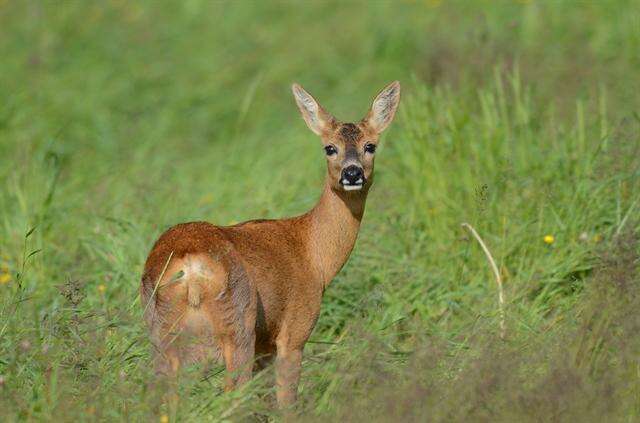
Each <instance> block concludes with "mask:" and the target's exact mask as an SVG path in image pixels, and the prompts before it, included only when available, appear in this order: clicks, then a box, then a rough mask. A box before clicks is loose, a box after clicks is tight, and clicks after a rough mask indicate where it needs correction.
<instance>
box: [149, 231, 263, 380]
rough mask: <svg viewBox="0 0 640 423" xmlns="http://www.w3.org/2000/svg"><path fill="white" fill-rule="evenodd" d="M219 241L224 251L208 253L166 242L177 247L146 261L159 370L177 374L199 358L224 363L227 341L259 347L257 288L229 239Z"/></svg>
mask: <svg viewBox="0 0 640 423" xmlns="http://www.w3.org/2000/svg"><path fill="white" fill-rule="evenodd" d="M171 232H172V231H171V230H169V231H168V233H167V234H166V235H168V236H171ZM158 241H159V243H160V240H158ZM219 241H221V242H216V243H215V244H217V245H220V246H222V247H223V248H220V250H225V251H221V252H213V251H210V252H209V253H198V252H189V250H192V249H191V248H184V247H185V246H182V245H180V243H179V242H178V243H177V245H176V244H175V243H171V242H168V243H165V244H164V245H167V246H171V247H173V248H174V250H173V251H167V250H166V249H165V248H160V249H159V250H154V252H155V254H152V255H151V256H150V257H149V259H148V260H147V264H146V266H145V273H144V276H143V278H142V292H141V298H142V301H143V306H144V307H145V312H144V318H145V321H146V323H147V325H148V326H149V328H150V332H151V341H152V344H153V346H154V349H155V354H156V372H157V373H160V374H171V373H175V371H176V370H177V368H178V367H179V366H181V365H186V364H193V363H196V362H209V361H216V362H219V363H222V358H223V354H224V346H225V345H233V349H234V350H236V351H237V350H245V351H247V352H248V350H253V348H254V339H255V338H254V329H255V316H256V292H255V289H254V288H252V286H251V284H250V282H249V278H248V276H247V273H246V272H245V269H244V267H243V265H242V263H241V262H240V260H239V258H238V257H236V254H234V252H233V249H232V248H231V246H229V245H228V244H227V243H228V241H227V242H224V240H219ZM210 245H211V243H210ZM181 247H183V248H181ZM200 251H202V250H200ZM205 251H206V250H205ZM160 263H162V264H161V265H160Z"/></svg>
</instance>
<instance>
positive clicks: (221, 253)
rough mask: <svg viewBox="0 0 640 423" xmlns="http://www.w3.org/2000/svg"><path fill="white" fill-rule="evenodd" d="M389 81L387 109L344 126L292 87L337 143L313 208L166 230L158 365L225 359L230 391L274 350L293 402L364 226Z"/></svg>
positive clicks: (159, 274)
mask: <svg viewBox="0 0 640 423" xmlns="http://www.w3.org/2000/svg"><path fill="white" fill-rule="evenodd" d="M390 89H392V90H394V92H395V93H396V95H395V96H393V97H392V98H391V102H390V103H388V104H386V103H385V104H383V106H385V105H386V106H388V108H384V107H383V112H384V116H383V115H382V114H381V113H378V114H376V115H375V116H372V115H371V112H370V113H369V115H368V117H367V118H366V119H364V120H363V121H362V122H360V123H358V124H341V123H339V122H337V121H336V120H335V119H334V118H333V117H332V116H331V115H329V114H328V113H326V112H325V111H324V110H323V109H322V108H321V107H320V106H319V105H318V104H317V102H315V100H314V99H313V97H311V96H310V95H309V94H308V93H306V91H304V90H302V88H301V87H299V86H296V85H294V94H295V96H296V101H297V102H298V105H299V107H300V109H301V112H302V114H303V117H304V118H305V121H307V124H308V125H309V127H310V128H311V129H312V130H313V131H314V132H316V133H318V134H319V135H320V136H321V138H322V141H323V143H324V144H325V145H328V144H332V145H334V146H336V147H337V149H338V154H335V155H334V156H332V157H327V178H326V182H325V187H324V190H323V193H322V195H321V197H320V200H319V201H318V203H317V204H316V206H315V207H314V208H313V209H311V210H310V211H309V212H307V213H305V214H303V215H301V216H297V217H292V218H287V219H279V220H255V221H249V222H245V223H242V224H239V225H235V226H228V227H222V226H215V225H212V224H210V223H206V222H191V223H183V224H179V225H176V226H174V227H172V228H170V229H169V230H168V231H166V232H165V233H164V234H162V236H161V237H160V238H159V239H158V241H157V242H156V243H155V245H154V246H153V248H152V250H151V253H150V254H149V257H148V258H147V261H146V263H145V267H144V273H143V276H142V285H141V298H142V304H143V305H144V306H145V320H146V321H147V324H148V325H149V328H150V331H151V339H152V342H153V344H154V346H155V348H156V369H157V371H158V372H159V373H162V374H169V375H173V374H175V373H176V372H177V370H178V369H179V367H180V366H181V365H183V364H185V363H191V362H200V361H205V360H209V359H214V360H224V362H225V365H226V367H227V378H226V383H225V389H232V388H233V387H234V386H235V385H237V384H239V383H243V382H245V381H247V380H248V379H249V378H250V377H251V372H252V367H253V362H254V360H255V359H256V357H257V358H259V359H260V362H261V363H264V362H268V361H269V360H270V359H271V358H273V357H274V356H276V358H277V359H276V383H277V386H278V390H277V397H278V403H279V404H280V405H281V406H287V405H290V404H292V403H293V402H294V401H295V398H296V392H297V385H298V380H299V377H300V364H301V360H302V350H303V347H304V344H305V343H306V341H307V339H308V338H309V335H310V334H311V331H312V330H313V328H314V326H315V323H316V321H317V319H318V314H319V312H320V303H321V300H322V294H323V292H324V290H325V288H326V287H327V285H328V284H329V283H330V282H331V280H332V279H333V277H334V276H335V275H336V274H337V273H338V272H339V271H340V269H341V268H342V266H343V265H344V263H345V262H346V260H347V259H348V257H349V254H350V253H351V250H352V249H353V246H354V244H355V241H356V237H357V234H358V229H359V228H360V222H361V220H362V216H363V213H364V206H365V200H366V196H367V192H368V190H369V187H370V185H371V181H372V174H373V154H370V153H365V152H364V145H365V144H366V143H377V141H378V135H379V133H380V132H381V130H382V129H384V128H385V127H386V125H388V123H389V122H390V119H391V118H392V117H393V113H395V108H396V107H397V102H398V101H399V84H398V83H397V82H396V83H393V84H391V85H390V86H389V87H387V88H386V89H385V90H383V91H382V93H381V94H380V95H379V96H378V97H377V98H376V101H379V99H380V98H381V96H382V97H384V98H389V95H388V92H389V90H390ZM383 94H385V96H383ZM384 98H383V99H384ZM375 104H376V103H375V102H374V105H375ZM314 105H315V106H314ZM389 116H390V117H389ZM376 118H379V119H378V120H375V119H376ZM380 119H387V120H386V121H385V122H382V121H381V120H380ZM372 122H373V123H372ZM373 127H375V128H376V129H373ZM347 161H349V163H357V164H358V165H359V166H361V167H362V168H363V170H364V174H365V177H366V183H365V184H364V186H363V187H362V189H361V190H360V191H349V192H347V191H345V190H344V189H342V187H341V185H340V177H341V176H340V172H341V170H342V168H343V167H344V166H345V163H346V162H347Z"/></svg>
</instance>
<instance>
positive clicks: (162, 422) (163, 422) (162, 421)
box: [160, 414, 169, 423]
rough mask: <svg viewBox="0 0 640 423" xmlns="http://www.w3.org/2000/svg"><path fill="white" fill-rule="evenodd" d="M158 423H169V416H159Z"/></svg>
mask: <svg viewBox="0 0 640 423" xmlns="http://www.w3.org/2000/svg"><path fill="white" fill-rule="evenodd" d="M160 423H169V416H167V415H166V414H163V415H162V416H160Z"/></svg>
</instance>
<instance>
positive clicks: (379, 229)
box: [0, 0, 640, 422]
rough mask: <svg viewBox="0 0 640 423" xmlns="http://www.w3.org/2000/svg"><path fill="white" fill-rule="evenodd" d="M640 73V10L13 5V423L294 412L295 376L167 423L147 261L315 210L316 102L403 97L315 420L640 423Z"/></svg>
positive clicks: (320, 344)
mask: <svg viewBox="0 0 640 423" xmlns="http://www.w3.org/2000/svg"><path fill="white" fill-rule="evenodd" d="M639 53H640V2H638V1H637V0H628V1H626V0H602V1H590V2H580V3H578V2H571V1H560V0H558V1H554V0H549V1H542V0H540V1H535V0H533V1H519V2H509V1H473V2H467V1H435V0H429V1H412V2H409V1H404V2H391V1H389V2H383V1H379V2H340V3H339V2H329V1H327V2H324V1H316V2H307V3H293V2H257V1H256V2H252V1H244V2H241V1H238V2H215V1H206V0H187V1H184V2H171V1H154V0H146V1H137V2H125V1H116V0H113V1H107V2H97V1H89V2H80V1H75V2H74V1H69V2H53V1H35V0H34V1H31V0H25V1H8V0H5V1H0V57H1V59H0V68H1V71H0V98H1V99H2V101H1V102H0V157H1V160H0V260H1V262H0V420H1V421H6V422H12V421H53V420H56V421H161V422H168V421H256V420H258V421H265V420H271V419H274V420H276V421H277V420H279V419H280V418H281V416H280V415H279V413H278V412H277V411H276V410H274V395H273V383H272V378H273V374H272V371H271V370H269V369H267V370H266V371H264V372H262V373H260V374H258V375H256V377H255V378H254V380H252V382H251V383H249V384H248V385H246V386H244V387H243V388H242V389H241V390H239V391H237V392H233V393H230V394H223V393H222V382H221V381H222V376H223V375H222V370H223V369H222V368H221V367H215V366H214V367H212V368H207V369H205V370H203V369H202V368H198V367H192V368H189V369H186V370H185V372H184V373H183V374H182V375H181V379H180V388H179V389H180V398H181V401H180V403H179V405H178V408H177V410H175V411H171V410H168V409H167V408H166V407H165V406H164V405H163V404H162V386H160V387H158V386H153V385H152V384H150V383H149V382H150V381H151V380H152V377H153V372H152V365H151V346H150V343H149V341H148V337H147V332H146V328H145V326H144V324H143V321H142V306H141V304H140V301H139V296H138V289H139V281H140V275H141V271H142V265H143V263H144V259H145V257H146V255H147V253H148V252H149V250H150V248H151V246H152V244H153V242H154V241H155V239H156V238H157V237H158V236H159V235H160V234H161V233H162V231H164V230H165V229H166V228H168V227H170V226H171V225H173V224H176V223H179V222H183V221H190V220H207V221H210V222H214V223H217V224H223V225H226V224H232V223H236V222H240V221H243V220H247V219H252V218H277V217H282V216H291V215H296V214H300V213H303V212H305V211H306V210H308V209H309V208H310V207H312V206H313V204H314V202H315V201H316V200H317V198H318V197H319V195H320V191H321V187H322V181H323V176H324V172H325V165H324V158H323V151H322V148H321V145H320V143H319V141H318V140H317V139H316V137H315V136H314V135H313V134H311V133H310V132H309V131H308V129H307V128H306V127H305V125H304V122H303V121H302V119H301V118H300V116H299V113H298V110H297V109H296V107H295V103H294V101H293V98H292V96H291V91H290V84H291V83H292V82H299V83H301V84H302V85H303V86H304V87H305V88H306V89H308V90H309V91H310V92H311V93H312V94H314V95H315V96H316V98H318V99H319V101H320V102H321V103H322V104H323V105H324V106H325V107H326V108H327V109H328V110H329V111H330V112H332V113H333V114H334V115H335V116H337V117H338V118H339V119H342V120H344V121H355V120H359V119H360V118H362V117H363V115H364V114H365V112H366V111H367V108H368V107H369V105H370V102H371V100H372V98H373V97H374V96H375V94H376V93H377V92H378V91H379V90H380V89H381V88H382V87H383V86H384V85H386V84H387V83H388V82H390V81H393V80H395V79H398V80H400V81H401V83H402V86H403V93H402V100H401V104H400V108H399V112H398V115H397V117H396V120H395V122H394V123H393V124H392V126H391V127H390V129H389V130H388V131H387V133H386V134H385V135H384V137H383V139H382V142H381V146H380V148H379V150H378V151H379V153H377V154H378V158H377V161H376V182H375V184H374V186H373V188H372V191H371V193H370V194H369V198H368V202H367V210H366V213H365V217H364V222H363V227H362V230H361V232H360V235H359V239H358V243H357V244H356V248H355V250H354V252H353V254H352V255H351V258H350V259H349V261H348V263H347V265H346V266H345V267H344V269H343V270H342V272H341V273H340V274H339V276H338V277H337V278H336V280H334V282H333V283H332V284H331V285H330V286H329V287H328V289H327V290H326V292H325V296H324V300H323V308H322V313H321V316H320V319H319V321H318V324H317V326H316V328H315V331H314V332H313V334H312V336H311V340H310V342H309V344H308V345H307V348H306V349H305V358H304V361H303V374H302V381H301V387H300V398H299V401H298V404H297V405H296V408H295V410H294V413H295V416H297V418H298V419H299V420H301V421H434V422H437V421H621V422H631V421H638V420H640V364H639V363H638V357H639V356H640V314H639V313H638V310H640V275H639V274H638V265H639V262H638V257H639V256H638V254H639V253H640V249H639V246H638V230H639V229H640V219H639V218H638V216H639V212H640V184H639V182H640V180H639V178H640V109H639V105H640V78H639V75H640V74H639V70H640V54H639ZM465 222H466V223H469V224H470V225H472V226H473V227H474V228H475V229H476V230H477V231H478V233H479V234H480V236H481V237H482V238H483V240H484V241H485V242H486V244H487V246H488V248H489V249H490V251H491V254H492V255H493V257H494V258H495V261H496V263H497V266H498V268H499V272H500V275H501V277H502V279H503V283H504V295H505V307H504V311H505V325H506V330H505V336H504V337H502V336H501V333H500V323H501V315H500V313H499V309H498V291H497V286H496V282H495V279H494V275H493V273H492V272H491V268H490V267H489V263H488V261H487V258H486V257H485V255H484V253H483V251H482V249H481V248H480V246H479V245H478V243H477V242H476V240H475V239H474V238H473V237H471V236H470V234H469V232H468V231H466V230H465V229H464V228H462V227H461V224H462V223H465Z"/></svg>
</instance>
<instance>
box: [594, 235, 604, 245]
mask: <svg viewBox="0 0 640 423" xmlns="http://www.w3.org/2000/svg"><path fill="white" fill-rule="evenodd" d="M600 241H602V235H600V234H595V235H594V236H593V242H595V243H598V242H600Z"/></svg>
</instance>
